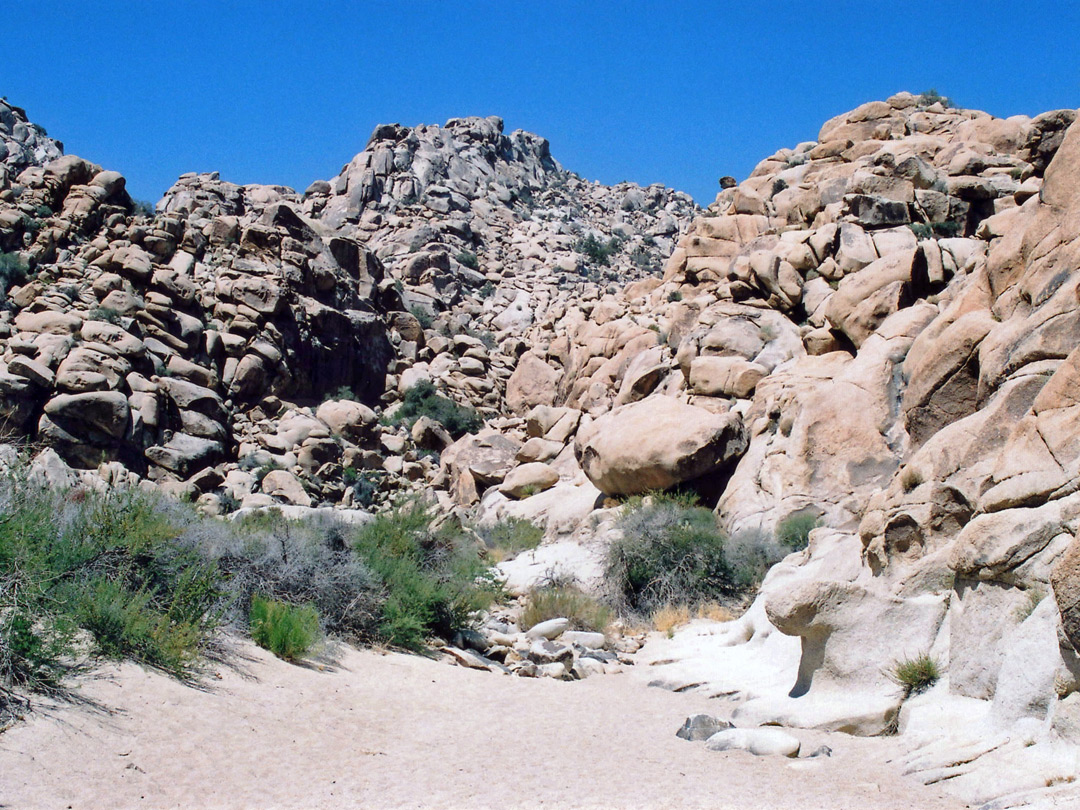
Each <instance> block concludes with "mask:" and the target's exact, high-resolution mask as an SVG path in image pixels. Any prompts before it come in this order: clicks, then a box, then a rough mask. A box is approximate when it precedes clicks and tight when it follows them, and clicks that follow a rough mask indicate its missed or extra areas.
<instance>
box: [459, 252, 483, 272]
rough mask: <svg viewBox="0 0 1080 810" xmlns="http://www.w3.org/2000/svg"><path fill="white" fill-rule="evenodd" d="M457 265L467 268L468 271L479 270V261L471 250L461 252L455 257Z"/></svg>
mask: <svg viewBox="0 0 1080 810" xmlns="http://www.w3.org/2000/svg"><path fill="white" fill-rule="evenodd" d="M457 260H458V264H461V265H463V266H465V267H468V268H469V269H470V270H479V269H480V260H479V259H478V258H477V257H476V254H475V253H473V252H472V251H471V250H463V251H461V252H460V253H459V254H458V255H457Z"/></svg>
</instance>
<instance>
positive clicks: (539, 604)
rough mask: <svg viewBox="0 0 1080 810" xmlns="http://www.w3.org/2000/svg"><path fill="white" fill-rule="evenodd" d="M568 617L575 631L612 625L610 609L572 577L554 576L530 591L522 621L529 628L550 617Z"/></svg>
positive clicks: (595, 629)
mask: <svg viewBox="0 0 1080 810" xmlns="http://www.w3.org/2000/svg"><path fill="white" fill-rule="evenodd" d="M560 618H561V619H569V620H570V627H571V629H573V630H589V631H593V632H597V633H602V632H603V631H604V629H605V628H606V627H607V626H608V625H609V624H611V619H612V613H611V609H610V608H609V607H608V606H607V605H605V604H604V603H603V602H601V601H600V600H599V599H597V598H596V597H593V596H590V595H589V594H587V593H585V591H583V590H582V589H581V587H580V586H578V585H577V583H576V582H574V581H573V580H572V579H567V578H565V577H555V578H551V579H549V580H548V581H547V582H543V583H541V584H539V585H537V586H536V587H534V588H532V589H530V590H529V592H528V593H527V594H526V596H525V607H524V608H523V609H522V611H521V616H520V617H519V621H520V622H521V627H522V628H523V629H525V630H528V629H529V628H530V627H534V626H535V625H538V624H540V622H546V621H547V620H548V619H560Z"/></svg>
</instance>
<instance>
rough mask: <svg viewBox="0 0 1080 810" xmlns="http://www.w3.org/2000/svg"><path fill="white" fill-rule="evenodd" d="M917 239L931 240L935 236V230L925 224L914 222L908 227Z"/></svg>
mask: <svg viewBox="0 0 1080 810" xmlns="http://www.w3.org/2000/svg"><path fill="white" fill-rule="evenodd" d="M908 227H909V228H911V232H912V233H913V234H915V238H916V239H919V240H923V239H929V238H930V237H932V236H933V235H934V229H933V228H931V227H930V226H929V225H928V224H926V223H925V222H912V223H910V224H909V225H908Z"/></svg>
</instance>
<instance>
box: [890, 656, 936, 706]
mask: <svg viewBox="0 0 1080 810" xmlns="http://www.w3.org/2000/svg"><path fill="white" fill-rule="evenodd" d="M889 677H890V678H891V679H892V680H893V681H894V682H896V683H897V684H898V685H899V686H900V687H901V688H902V689H903V691H904V697H905V698H906V697H909V696H910V695H917V694H918V693H920V692H923V691H925V690H927V689H929V688H930V687H931V686H933V685H934V684H935V683H937V681H938V679H939V678H940V677H941V669H940V667H939V666H938V663H937V661H935V660H934V659H933V658H931V657H930V655H929V654H928V653H921V654H920V655H917V656H915V657H914V658H905V659H903V660H901V661H897V662H896V663H895V664H894V665H893V667H892V670H891V671H890V672H889Z"/></svg>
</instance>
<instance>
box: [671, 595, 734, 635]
mask: <svg viewBox="0 0 1080 810" xmlns="http://www.w3.org/2000/svg"><path fill="white" fill-rule="evenodd" d="M734 618H735V614H734V613H733V612H732V611H731V610H730V609H728V608H726V607H724V606H723V605H721V604H720V603H719V602H702V603H701V604H700V605H698V606H697V607H695V608H691V607H690V606H689V605H678V604H668V605H664V606H663V607H661V608H659V609H657V610H655V611H653V614H652V617H651V620H652V627H653V629H654V630H658V631H660V632H661V633H667V634H668V635H671V634H672V633H673V632H674V630H675V629H676V628H678V627H682V626H683V625H685V624H689V623H690V622H691V621H693V620H694V619H709V620H710V621H714V622H729V621H731V620H732V619H734Z"/></svg>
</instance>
